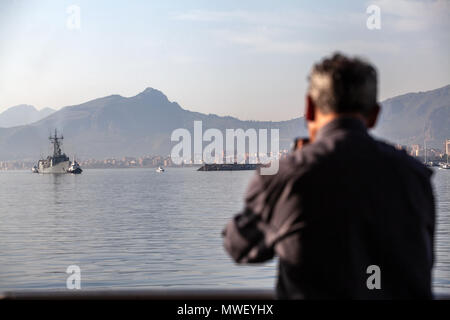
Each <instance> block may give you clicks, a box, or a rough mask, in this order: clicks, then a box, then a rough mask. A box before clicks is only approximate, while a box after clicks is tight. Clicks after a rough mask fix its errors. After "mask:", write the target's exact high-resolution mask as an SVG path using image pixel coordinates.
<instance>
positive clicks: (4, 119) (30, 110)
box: [0, 104, 55, 128]
mask: <svg viewBox="0 0 450 320" xmlns="http://www.w3.org/2000/svg"><path fill="white" fill-rule="evenodd" d="M53 112H55V110H53V109H51V108H44V109H42V110H37V109H36V108H35V107H33V106H30V105H27V104H20V105H18V106H14V107H10V108H8V109H7V110H5V111H4V112H2V113H0V127H2V128H9V127H15V126H21V125H25V124H30V123H33V122H36V121H38V120H40V119H42V118H45V117H47V116H48V115H50V114H51V113H53Z"/></svg>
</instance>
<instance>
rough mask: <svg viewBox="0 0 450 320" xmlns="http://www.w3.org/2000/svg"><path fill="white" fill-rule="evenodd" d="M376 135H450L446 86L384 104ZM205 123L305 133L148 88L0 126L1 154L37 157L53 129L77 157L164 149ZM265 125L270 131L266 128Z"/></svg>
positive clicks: (286, 142) (408, 139)
mask: <svg viewBox="0 0 450 320" xmlns="http://www.w3.org/2000/svg"><path fill="white" fill-rule="evenodd" d="M381 104H382V114H381V117H380V121H379V125H378V126H377V127H376V130H375V131H374V134H375V135H376V136H377V137H380V138H382V139H385V140H388V141H391V142H396V143H401V144H411V143H420V141H421V140H422V143H423V138H424V137H425V135H428V140H429V142H428V143H429V145H430V146H433V145H435V146H440V148H441V149H442V143H443V141H442V142H440V141H439V140H442V139H443V138H444V137H447V136H448V137H450V132H448V130H449V127H450V125H449V126H448V127H445V126H446V125H447V122H448V121H449V120H450V119H449V118H450V113H449V110H450V85H447V86H445V87H442V88H438V89H435V90H430V91H425V92H415V93H407V94H403V95H400V96H397V97H392V98H389V99H387V100H385V101H383V102H382V103H381ZM195 120H200V121H202V122H203V130H206V129H208V128H217V129H219V130H221V131H223V132H224V130H225V129H227V128H230V129H237V128H242V129H244V130H246V129H249V128H254V129H256V130H258V129H263V128H264V129H271V128H278V129H279V130H280V148H282V149H285V148H289V146H290V144H291V142H292V140H293V138H295V137H296V136H305V135H306V134H307V132H306V126H305V122H304V119H303V117H298V118H293V119H290V120H285V121H257V120H240V119H238V118H235V117H232V116H219V115H216V114H204V113H200V112H194V111H189V110H187V109H183V108H182V107H181V106H180V105H179V104H178V103H177V102H174V101H170V100H169V99H168V97H167V96H166V95H165V94H164V93H163V92H161V91H159V90H157V89H154V88H151V87H147V88H146V89H145V90H143V91H142V92H140V93H138V94H137V95H135V96H131V97H123V96H121V95H116V94H115V95H109V96H105V97H100V98H96V99H93V100H90V101H86V102H84V103H81V104H78V105H71V106H66V107H63V108H61V109H59V110H58V111H56V112H53V113H52V114H50V115H48V116H46V117H45V118H42V119H40V120H38V121H36V122H33V123H31V124H27V125H21V126H17V127H11V128H0V160H19V159H37V158H38V157H39V155H40V154H42V153H45V152H43V150H47V151H48V140H47V138H48V135H49V133H50V132H52V131H53V130H54V129H55V128H57V129H58V130H59V131H61V132H62V133H63V134H64V136H65V140H64V142H65V146H64V148H65V151H66V152H67V153H68V154H77V157H79V158H84V159H86V158H96V159H102V158H108V157H123V156H141V155H148V154H160V155H168V154H169V153H170V150H171V148H172V146H173V145H174V144H175V143H173V142H171V141H170V136H171V133H172V131H173V130H175V129H177V128H186V129H188V130H190V131H191V132H192V130H193V122H194V121H195ZM268 131H269V132H270V130H268Z"/></svg>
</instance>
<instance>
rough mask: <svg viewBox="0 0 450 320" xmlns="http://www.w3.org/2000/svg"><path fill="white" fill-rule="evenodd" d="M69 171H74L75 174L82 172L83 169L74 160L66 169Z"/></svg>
mask: <svg viewBox="0 0 450 320" xmlns="http://www.w3.org/2000/svg"><path fill="white" fill-rule="evenodd" d="M66 172H67V173H73V174H80V173H82V172H83V170H82V169H81V167H80V164H79V163H78V162H76V161H75V160H73V162H72V163H71V164H70V166H69V168H68V169H67V171H66Z"/></svg>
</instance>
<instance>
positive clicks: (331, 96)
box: [308, 53, 377, 115]
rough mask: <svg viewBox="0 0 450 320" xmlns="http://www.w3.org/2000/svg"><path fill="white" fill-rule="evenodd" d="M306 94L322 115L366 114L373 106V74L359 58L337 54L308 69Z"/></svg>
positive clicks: (369, 66) (374, 73) (374, 80)
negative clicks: (309, 70)
mask: <svg viewBox="0 0 450 320" xmlns="http://www.w3.org/2000/svg"><path fill="white" fill-rule="evenodd" d="M308 79H309V95H310V96H311V98H312V100H313V101H314V103H315V104H316V106H317V107H318V108H319V109H320V111H321V112H323V113H330V112H335V113H361V114H363V115H368V114H369V113H370V111H371V110H372V109H373V108H374V107H375V106H376V104H377V71H376V70H375V68H374V67H373V66H372V65H371V64H369V63H368V62H365V61H363V60H361V59H359V58H348V57H346V56H344V55H342V54H340V53H335V54H333V56H331V57H326V58H324V59H323V60H322V61H320V62H319V63H317V64H315V65H314V66H313V68H312V71H311V74H310V75H309V77H308Z"/></svg>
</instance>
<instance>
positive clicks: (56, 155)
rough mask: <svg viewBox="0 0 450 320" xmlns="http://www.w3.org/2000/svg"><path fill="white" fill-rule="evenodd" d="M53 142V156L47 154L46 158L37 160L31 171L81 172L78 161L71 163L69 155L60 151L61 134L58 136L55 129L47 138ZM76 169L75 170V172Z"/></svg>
mask: <svg viewBox="0 0 450 320" xmlns="http://www.w3.org/2000/svg"><path fill="white" fill-rule="evenodd" d="M48 139H49V140H50V141H51V143H52V144H53V156H48V157H47V158H46V159H41V160H39V161H38V165H37V169H35V168H36V166H34V167H33V172H36V170H37V172H38V173H81V171H82V170H81V168H80V166H79V164H78V163H76V162H75V161H74V163H71V162H70V160H69V157H68V156H66V154H65V153H63V152H62V151H61V144H62V142H61V140H63V139H64V137H63V136H61V137H58V134H57V132H56V129H55V134H54V136H50V137H49V138H48ZM75 171H76V172H75Z"/></svg>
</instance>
